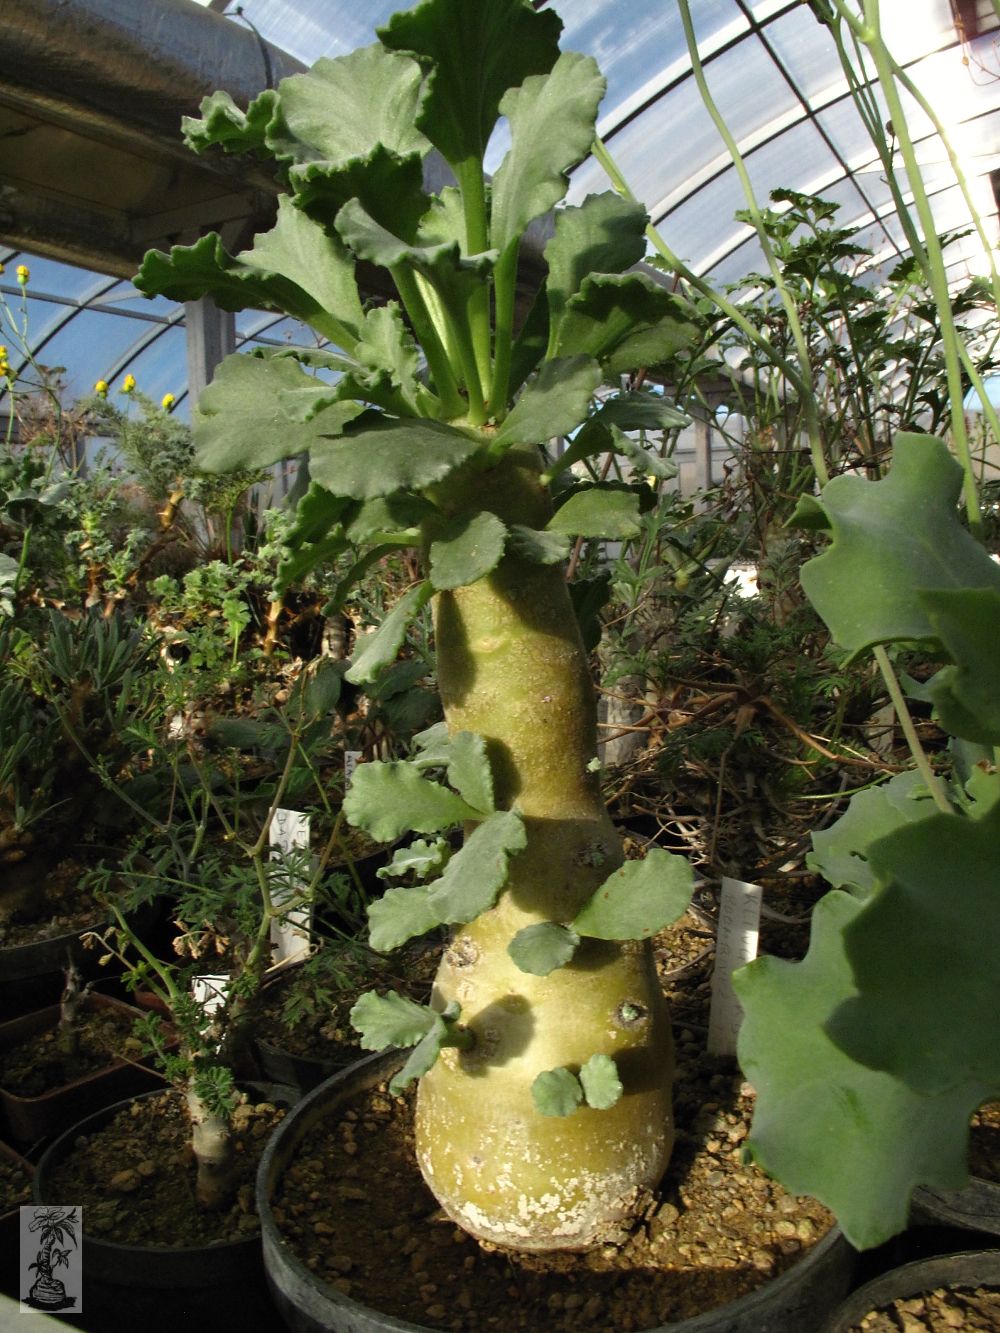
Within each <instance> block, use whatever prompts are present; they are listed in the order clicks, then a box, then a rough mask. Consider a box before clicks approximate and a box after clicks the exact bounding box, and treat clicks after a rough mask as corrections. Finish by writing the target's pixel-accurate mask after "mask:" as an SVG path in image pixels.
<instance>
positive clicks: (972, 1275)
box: [821, 1250, 1000, 1333]
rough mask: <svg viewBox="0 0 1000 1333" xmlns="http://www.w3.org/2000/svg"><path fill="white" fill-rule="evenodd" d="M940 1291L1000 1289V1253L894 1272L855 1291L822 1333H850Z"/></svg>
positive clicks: (926, 1262)
mask: <svg viewBox="0 0 1000 1333" xmlns="http://www.w3.org/2000/svg"><path fill="white" fill-rule="evenodd" d="M937 1287H965V1288H970V1289H971V1288H975V1287H997V1288H1000V1250H964V1251H960V1252H959V1253H957V1254H945V1255H940V1256H937V1257H935V1258H932V1259H918V1260H916V1261H915V1262H914V1263H911V1264H903V1265H902V1267H900V1268H892V1269H890V1270H889V1272H888V1273H882V1274H881V1275H880V1276H879V1277H876V1278H873V1279H872V1281H871V1282H866V1283H865V1284H864V1286H863V1287H858V1289H857V1291H853V1292H852V1293H851V1294H850V1296H848V1298H847V1300H846V1301H844V1303H843V1304H842V1305H839V1306H838V1307H837V1309H836V1310H835V1311H834V1313H833V1315H832V1316H831V1317H830V1319H829V1320H828V1321H827V1323H825V1324H824V1325H823V1326H822V1330H821V1333H850V1330H852V1329H854V1328H856V1326H857V1325H858V1324H859V1323H860V1322H861V1320H862V1319H864V1317H865V1315H867V1314H870V1313H871V1311H872V1310H878V1309H880V1308H881V1307H882V1306H885V1305H888V1304H889V1303H890V1302H891V1301H895V1300H900V1299H903V1300H905V1299H906V1298H907V1297H909V1296H916V1295H919V1293H920V1292H924V1291H933V1290H934V1289H935V1288H937Z"/></svg>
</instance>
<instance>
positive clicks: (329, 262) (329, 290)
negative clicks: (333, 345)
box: [236, 196, 365, 349]
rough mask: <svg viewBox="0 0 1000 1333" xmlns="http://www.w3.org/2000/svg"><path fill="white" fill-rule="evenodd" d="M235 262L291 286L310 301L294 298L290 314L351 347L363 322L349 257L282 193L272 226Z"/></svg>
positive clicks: (334, 239) (330, 236)
mask: <svg viewBox="0 0 1000 1333" xmlns="http://www.w3.org/2000/svg"><path fill="white" fill-rule="evenodd" d="M236 262H237V263H238V264H242V265H243V267H244V269H245V270H246V271H247V273H250V274H254V273H256V274H258V275H260V277H261V279H262V280H265V281H266V280H268V279H269V278H270V277H272V276H273V277H274V278H275V279H277V280H280V281H284V282H289V283H292V284H294V286H295V288H296V290H297V291H299V292H302V293H303V294H304V296H305V298H306V301H307V302H308V303H309V304H308V305H307V304H305V303H303V302H302V301H299V300H297V304H298V305H299V311H298V312H296V311H289V313H290V314H295V313H298V317H299V318H300V319H304V320H305V322H306V323H307V324H312V325H313V327H314V328H318V329H320V330H321V332H326V329H327V328H329V329H330V333H329V334H328V336H329V337H331V338H332V340H333V341H334V342H337V343H340V344H341V345H342V346H345V347H347V348H348V349H352V347H353V342H354V339H355V338H356V337H357V336H358V334H359V333H360V331H361V328H362V325H363V324H364V321H365V315H364V311H363V309H362V305H361V297H360V294H359V292H358V284H357V279H356V278H355V274H354V261H353V259H352V258H351V256H350V255H349V254H348V253H347V251H346V250H345V248H344V245H343V242H342V241H341V240H340V239H339V237H337V236H336V235H333V234H332V233H330V232H329V231H326V230H324V228H323V227H321V226H320V225H319V224H318V223H316V222H314V221H313V220H312V218H309V217H307V216H306V215H305V214H304V213H303V212H302V211H301V210H300V209H298V208H296V207H295V205H294V204H293V203H292V201H291V200H290V199H289V198H288V197H287V196H282V197H281V198H280V199H279V200H278V220H277V222H276V223H275V225H274V226H273V227H272V228H271V230H270V231H268V232H264V233H263V234H262V235H260V236H258V237H256V239H255V240H254V243H253V245H252V246H251V247H250V249H249V250H241V251H240V253H239V254H238V255H237V256H236ZM325 316H329V317H330V318H324V317H325ZM331 319H332V322H331ZM342 330H343V331H346V332H347V334H348V337H346V338H345V337H344V333H343V332H342Z"/></svg>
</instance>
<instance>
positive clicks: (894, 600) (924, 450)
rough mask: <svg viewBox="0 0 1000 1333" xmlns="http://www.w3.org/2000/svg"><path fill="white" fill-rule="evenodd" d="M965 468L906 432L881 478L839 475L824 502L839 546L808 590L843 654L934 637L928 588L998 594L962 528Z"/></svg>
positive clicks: (814, 568)
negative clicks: (925, 595) (927, 602)
mask: <svg viewBox="0 0 1000 1333" xmlns="http://www.w3.org/2000/svg"><path fill="white" fill-rule="evenodd" d="M961 488H962V469H961V467H960V466H959V464H958V463H957V462H956V461H955V460H954V459H953V458H952V457H951V455H950V454H949V452H948V448H947V446H946V445H945V444H944V442H943V441H942V440H938V439H935V438H934V437H932V436H929V435H914V434H906V433H901V434H899V435H897V436H896V439H895V443H894V446H893V455H892V466H891V468H890V470H889V473H888V475H887V476H885V477H884V478H883V479H882V480H881V481H866V480H865V479H864V478H863V477H852V476H840V477H834V479H833V480H832V481H831V482H829V483H828V484H827V485H826V486H824V488H823V491H822V494H821V496H820V502H821V504H822V506H823V509H824V510H825V511H826V514H827V515H828V517H829V520H830V526H831V529H832V537H833V540H832V542H831V544H830V546H829V547H828V549H827V550H825V551H824V552H823V554H822V555H819V556H817V557H816V558H815V559H813V560H810V561H808V562H807V563H806V564H805V565H804V566H803V568H802V576H801V577H802V586H803V588H804V589H805V592H806V595H807V596H808V598H809V600H810V601H811V602H812V604H813V606H814V607H815V608H816V610H817V611H818V612H819V614H820V615H821V616H822V618H823V620H824V621H825V622H826V624H827V626H828V627H829V629H830V632H831V633H832V634H833V636H834V638H835V639H836V641H837V642H838V643H839V644H840V645H841V647H843V648H846V649H847V650H848V651H849V652H851V653H859V652H861V651H862V649H864V648H868V647H870V646H871V645H872V644H876V643H886V642H888V641H890V640H893V639H918V640H919V639H935V638H936V637H937V633H938V631H937V629H936V628H935V626H934V624H933V623H932V621H931V619H930V616H929V614H928V609H927V606H926V605H925V603H924V602H923V600H922V594H923V593H924V592H926V591H930V590H933V591H945V590H952V591H953V590H957V589H960V588H995V589H998V588H1000V568H998V567H997V566H996V565H995V564H994V563H993V561H992V560H991V559H990V558H989V556H988V555H987V554H986V552H985V551H984V550H983V548H982V547H981V546H980V545H979V544H978V542H976V541H975V539H974V538H973V537H971V536H970V535H969V533H968V532H966V530H965V529H964V528H963V527H962V524H961V522H960V521H959V517H958V511H957V503H958V497H959V494H960V492H961Z"/></svg>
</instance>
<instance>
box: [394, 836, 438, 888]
mask: <svg viewBox="0 0 1000 1333" xmlns="http://www.w3.org/2000/svg"><path fill="white" fill-rule="evenodd" d="M450 856H451V843H450V842H449V841H448V839H447V838H435V839H434V841H433V842H428V841H427V840H426V839H425V838H415V839H414V841H413V842H411V843H410V845H409V846H408V847H397V848H396V850H395V851H394V852H393V854H392V860H391V861H390V862H389V864H388V865H385V866H381V867H380V868H379V869H378V870H376V871H375V874H376V876H377V877H378V878H379V879H396V878H398V877H399V876H401V875H416V877H417V879H424V880H426V879H430V878H431V877H432V876H436V875H440V873H441V871H442V870H443V869H444V868H445V866H446V865H447V864H448V858H449V857H450Z"/></svg>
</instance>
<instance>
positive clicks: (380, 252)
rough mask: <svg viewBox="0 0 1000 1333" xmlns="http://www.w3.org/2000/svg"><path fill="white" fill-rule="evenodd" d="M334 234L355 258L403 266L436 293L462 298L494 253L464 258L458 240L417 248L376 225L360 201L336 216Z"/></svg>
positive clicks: (486, 269)
mask: <svg viewBox="0 0 1000 1333" xmlns="http://www.w3.org/2000/svg"><path fill="white" fill-rule="evenodd" d="M336 226H337V231H338V232H339V233H340V235H341V236H342V237H343V238H344V240H345V241H346V243H347V244H348V245H349V246H350V248H351V249H352V250H353V251H354V253H355V254H356V255H357V257H358V258H359V259H363V260H365V261H366V262H367V263H369V264H378V265H379V266H380V267H382V268H387V269H394V268H397V267H399V266H400V265H401V264H406V265H407V266H409V267H410V268H413V269H414V270H415V271H416V272H417V273H420V274H422V275H423V276H424V277H425V278H427V279H428V281H429V282H431V283H432V284H433V285H434V286H435V287H436V288H437V289H438V291H439V292H441V293H444V294H449V293H450V294H454V295H455V296H456V297H461V296H464V297H465V298H466V299H467V298H468V296H469V295H470V294H471V293H472V292H473V291H474V290H475V289H476V288H477V287H480V286H481V285H482V282H483V280H484V279H485V277H486V276H487V275H488V273H489V271H490V270H491V268H492V267H493V263H494V260H495V259H496V251H494V250H488V251H486V252H485V253H483V254H480V255H472V256H470V257H468V258H466V257H465V256H463V255H462V252H461V246H460V245H459V243H458V241H442V242H439V243H437V244H432V245H421V244H419V243H417V242H411V241H407V240H406V239H405V238H403V237H401V236H398V235H397V234H396V233H395V232H393V231H390V230H389V229H388V228H387V227H384V226H383V225H382V224H381V223H380V222H378V221H377V220H376V219H375V218H374V217H372V216H371V214H370V213H369V212H368V211H367V210H366V209H365V208H364V206H363V204H362V203H361V201H360V199H351V200H350V201H349V202H348V203H346V204H345V205H344V207H343V208H342V209H341V210H340V212H339V213H338V214H337V222H336Z"/></svg>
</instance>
